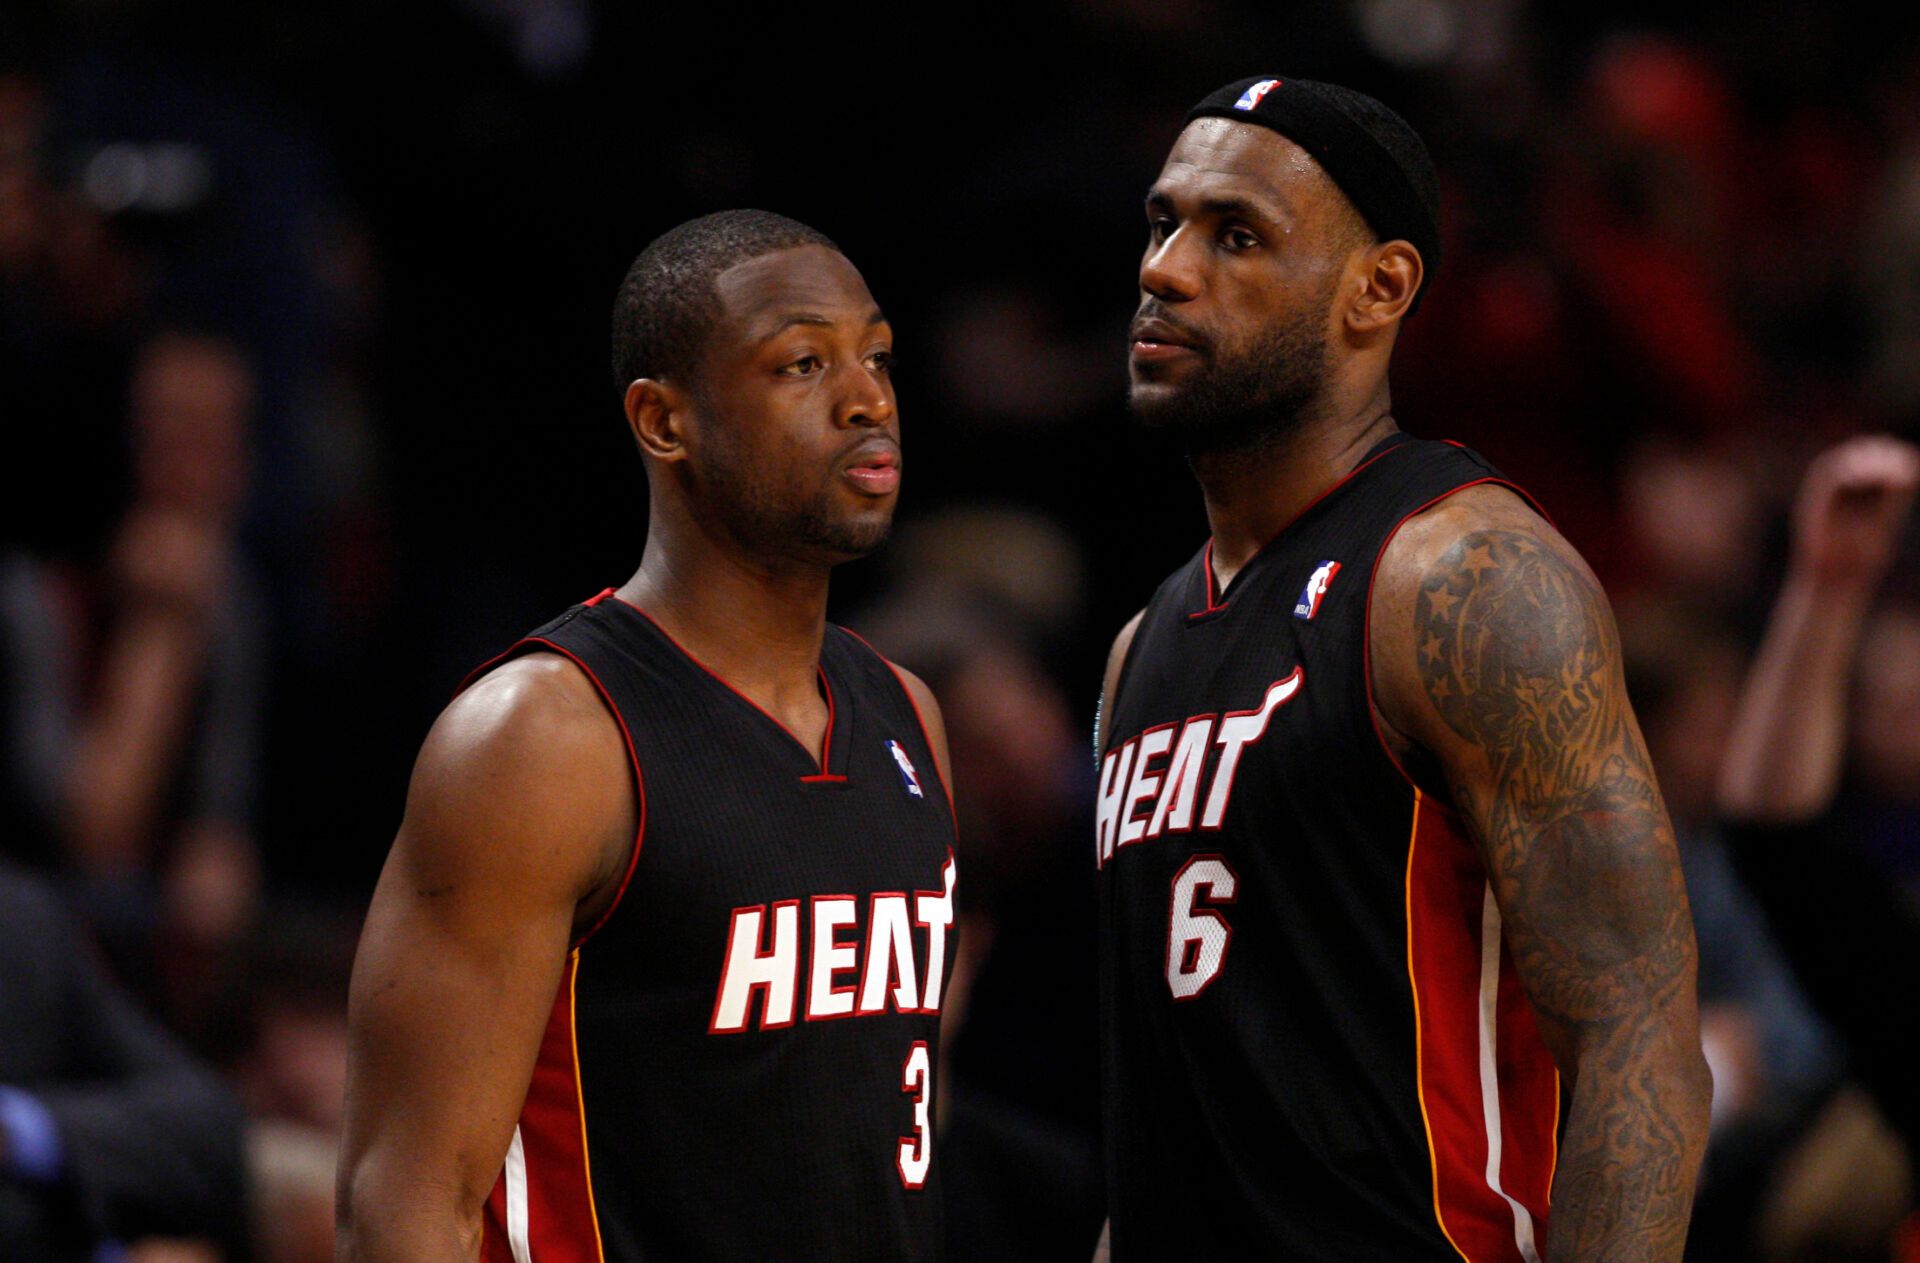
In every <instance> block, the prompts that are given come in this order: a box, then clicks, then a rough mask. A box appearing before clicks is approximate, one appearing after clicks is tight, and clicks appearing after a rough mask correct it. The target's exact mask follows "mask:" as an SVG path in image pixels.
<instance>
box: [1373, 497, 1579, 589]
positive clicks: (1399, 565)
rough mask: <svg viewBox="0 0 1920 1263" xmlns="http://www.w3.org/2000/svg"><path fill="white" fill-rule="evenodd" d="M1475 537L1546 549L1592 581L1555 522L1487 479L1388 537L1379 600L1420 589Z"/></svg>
mask: <svg viewBox="0 0 1920 1263" xmlns="http://www.w3.org/2000/svg"><path fill="white" fill-rule="evenodd" d="M1476 535H1484V536H1488V537H1494V536H1497V537H1500V538H1501V539H1503V540H1505V541H1508V542H1510V543H1513V544H1515V545H1517V546H1521V547H1531V548H1535V549H1546V550H1548V551H1550V552H1552V553H1553V554H1555V555H1556V556H1558V557H1559V558H1561V559H1562V560H1563V561H1564V562H1565V563H1567V564H1568V565H1570V566H1572V567H1574V568H1575V569H1576V570H1577V571H1579V573H1581V574H1583V575H1585V576H1586V577H1587V578H1588V579H1589V580H1591V579H1592V578H1593V572H1592V571H1591V570H1589V569H1588V568H1587V563H1586V562H1585V561H1584V560H1583V559H1582V558H1581V556H1580V554H1579V553H1578V552H1577V551H1576V550H1575V549H1574V547H1573V545H1572V544H1569V543H1568V542H1567V540H1566V537H1565V536H1563V535H1561V534H1560V532H1559V530H1558V529H1557V528H1555V526H1554V525H1553V523H1552V522H1549V521H1548V520H1547V519H1546V518H1545V517H1543V516H1541V514H1540V513H1539V512H1537V511H1536V510H1535V509H1534V508H1533V507H1532V506H1531V505H1529V504H1528V503H1527V502H1526V501H1525V500H1523V499H1521V498H1520V496H1518V495H1517V494H1515V493H1514V492H1513V491H1512V490H1511V489H1509V488H1507V487H1503V486H1500V485H1498V484H1495V483H1483V484H1481V485H1479V486H1476V487H1468V488H1466V489H1465V490H1463V491H1458V492H1455V493H1454V494H1453V495H1450V496H1448V497H1447V498H1446V499H1444V500H1442V501H1441V502H1440V503H1438V504H1436V505H1434V506H1433V507H1432V508H1430V509H1428V510H1427V511H1426V512H1424V513H1421V514H1419V515H1418V516H1416V517H1413V518H1411V519H1409V520H1408V521H1407V523H1406V524H1405V525H1404V526H1402V527H1401V528H1400V530H1399V531H1398V532H1397V533H1396V534H1395V535H1394V537H1393V538H1392V539H1391V540H1389V541H1388V543H1387V548H1386V551H1385V552H1384V553H1382V554H1381V557H1380V566H1379V571H1378V573H1377V575H1376V576H1375V579H1374V592H1375V597H1376V600H1377V599H1378V598H1379V597H1381V596H1383V595H1389V594H1391V593H1392V592H1394V591H1396V590H1404V589H1406V588H1408V587H1412V588H1417V587H1418V586H1419V584H1420V582H1421V581H1422V579H1423V578H1424V577H1425V576H1426V575H1427V574H1428V573H1429V572H1431V571H1432V569H1433V568H1434V566H1435V565H1437V564H1439V563H1441V562H1443V561H1445V560H1446V559H1447V557H1448V555H1449V554H1450V553H1452V552H1453V551H1454V550H1455V549H1457V548H1459V547H1460V546H1461V545H1462V544H1463V543H1465V542H1466V541H1467V540H1468V539H1469V538H1470V537H1473V536H1476Z"/></svg>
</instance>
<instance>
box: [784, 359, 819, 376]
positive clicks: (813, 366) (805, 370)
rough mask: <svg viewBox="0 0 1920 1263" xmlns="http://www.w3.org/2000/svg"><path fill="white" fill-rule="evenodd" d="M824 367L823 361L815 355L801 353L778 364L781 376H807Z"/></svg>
mask: <svg viewBox="0 0 1920 1263" xmlns="http://www.w3.org/2000/svg"><path fill="white" fill-rule="evenodd" d="M824 367H825V363H824V361H822V360H821V358H820V357H819V356H817V355H803V356H801V357H800V358H798V359H796V360H790V361H788V362H787V363H785V364H782V365H781V366H780V374H781V376H783V377H809V376H811V375H813V374H814V373H817V372H819V371H820V370H821V369H822V368H824Z"/></svg>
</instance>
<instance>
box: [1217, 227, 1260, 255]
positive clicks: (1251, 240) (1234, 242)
mask: <svg viewBox="0 0 1920 1263" xmlns="http://www.w3.org/2000/svg"><path fill="white" fill-rule="evenodd" d="M1220 243H1221V244H1222V245H1224V246H1226V247H1227V249H1229V250H1236V251H1238V250H1251V249H1253V248H1254V247H1255V246H1258V245H1259V244H1260V238H1258V237H1256V236H1254V235H1253V234H1252V233H1250V232H1248V231H1247V230H1246V229H1245V228H1239V227H1232V228H1228V229H1227V230H1226V231H1224V232H1222V233H1221V234H1220Z"/></svg>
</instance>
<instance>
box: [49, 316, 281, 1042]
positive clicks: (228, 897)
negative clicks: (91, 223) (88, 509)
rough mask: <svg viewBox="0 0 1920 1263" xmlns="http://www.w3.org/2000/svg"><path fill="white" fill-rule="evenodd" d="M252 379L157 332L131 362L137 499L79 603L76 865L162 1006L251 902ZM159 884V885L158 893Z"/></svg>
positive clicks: (196, 339) (179, 338)
mask: <svg viewBox="0 0 1920 1263" xmlns="http://www.w3.org/2000/svg"><path fill="white" fill-rule="evenodd" d="M252 389H253V385H252V375H251V372H250V371H249V369H248V367H247V364H246V361H245V359H244V358H243V357H242V356H241V355H240V353H239V352H238V351H237V350H236V349H235V348H234V347H233V346H232V345H231V344H230V343H228V342H225V341H223V340H221V339H218V338H213V337H209V336H205V335H198V334H187V333H165V334H161V335H160V336H158V337H156V338H154V339H153V340H152V341H150V342H149V343H148V344H147V345H146V346H145V347H144V348H143V350H142V351H141V353H140V356H139V358H138V360H137V361H136V364H135V371H134V378H133V392H132V407H131V429H132V436H133V444H134V475H135V476H134V499H133V503H132V505H131V506H130V507H129V508H128V510H127V512H126V513H125V515H124V516H123V518H122V520H121V525H120V528H119V530H118V533H117V535H116V538H115V540H114V543H113V547H112V552H111V554H110V557H109V561H108V569H107V572H106V573H105V574H104V575H102V576H101V577H100V581H99V582H98V584H97V585H95V586H94V587H93V589H92V590H91V591H90V592H89V593H88V596H89V597H90V598H91V599H90V600H89V602H88V604H87V607H86V611H85V613H86V617H87V624H88V625H89V626H91V627H92V628H95V629H97V631H95V632H94V633H93V635H91V636H87V637H86V638H85V639H86V640H87V641H93V640H95V638H96V637H97V645H98V648H97V651H96V652H95V654H94V655H93V657H94V663H93V669H92V671H91V675H92V677H93V679H92V683H91V687H90V688H89V689H88V692H87V694H86V696H85V698H84V700H83V701H82V702H81V703H80V705H79V706H78V708H77V710H78V716H77V721H76V728H77V733H76V742H75V749H74V754H73V757H72V762H71V765H70V768H69V779H68V785H67V789H68V801H69V804H70V817H69V818H70V821H71V829H70V852H69V855H70V862H71V863H72V864H73V866H74V867H75V868H76V869H77V870H78V872H79V873H80V874H81V875H83V877H84V878H85V879H86V881H87V884H88V890H89V892H90V894H89V898H90V903H91V904H92V912H93V914H94V916H95V917H96V918H97V919H98V920H99V921H100V922H101V924H102V926H103V929H104V931H105V932H106V933H107V935H108V937H109V941H110V945H111V946H112V947H113V948H115V949H116V950H117V955H118V957H119V958H120V959H121V960H122V961H123V962H126V961H133V962H140V963H141V964H143V965H144V964H147V963H148V962H150V961H151V960H152V958H151V957H150V956H149V954H148V953H149V952H150V951H151V949H152V946H153V944H154V937H153V936H154V935H155V934H156V933H160V934H163V935H164V938H165V941H166V942H167V943H168V944H170V945H171V946H173V947H175V948H177V949H178V950H179V952H180V953H182V955H181V956H179V957H178V958H173V959H163V960H160V961H159V962H157V963H158V964H159V965H160V966H161V967H162V968H163V970H164V971H165V976H163V977H161V978H159V979H158V980H157V982H158V985H160V986H161V987H162V989H163V990H164V991H165V992H166V993H167V994H168V997H169V1003H170V1005H173V1006H177V1007H178V1008H180V1009H193V1008H197V1007H199V1006H201V1005H203V1004H204V1002H205V999H206V996H205V995H204V994H203V991H202V988H201V976H202V974H203V972H204V970H203V967H204V964H205V960H204V959H203V958H204V956H205V954H206V953H207V952H208V951H212V950H217V949H219V948H221V947H222V946H224V945H226V944H229V943H231V942H232V941H233V940H234V939H235V937H236V936H237V935H238V934H240V933H241V932H242V931H243V930H245V929H246V927H247V926H248V925H249V924H250V922H251V920H252V918H253V916H254V910H255V903H256V901H257V898H258V888H259V876H258V873H259V860H258V855H257V853H256V851H255V847H254V841H253V813H254V807H255V803H254V786H255V781H256V777H257V769H256V766H255V759H256V756H257V751H258V749H259V746H260V737H261V733H260V720H261V712H262V706H263V687H264V682H263V679H262V658H263V654H264V646H263V644H262V639H261V638H262V623H263V620H262V618H261V615H260V611H259V608H258V598H257V595H256V591H255V585H254V583H253V580H252V579H251V576H250V573H249V571H248V568H247V566H246V563H245V561H244V560H243V555H242V552H241V549H240V545H239V538H238V519H239V510H240V507H241V505H242V503H243V501H244V496H245V492H246V488H247V482H248V447H247V433H248V422H249V413H250V408H251V405H252ZM156 881H157V882H158V888H157V889H156V888H155V886H154V883H155V882H156Z"/></svg>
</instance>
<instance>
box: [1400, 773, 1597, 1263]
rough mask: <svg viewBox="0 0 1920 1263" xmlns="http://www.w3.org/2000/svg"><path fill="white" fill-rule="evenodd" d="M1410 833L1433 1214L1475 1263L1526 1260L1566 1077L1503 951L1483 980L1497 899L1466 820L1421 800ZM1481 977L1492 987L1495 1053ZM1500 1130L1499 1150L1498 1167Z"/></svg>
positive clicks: (1413, 948)
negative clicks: (1490, 905)
mask: <svg viewBox="0 0 1920 1263" xmlns="http://www.w3.org/2000/svg"><path fill="white" fill-rule="evenodd" d="M1411 833H1412V836H1411V839H1410V844H1409V850H1408V855H1407V892H1406V897H1407V970H1408V975H1409V981H1410V983H1411V986H1412V991H1413V1003H1414V1016H1415V1028H1416V1038H1417V1040H1418V1053H1417V1063H1416V1064H1417V1066H1418V1079H1419V1094H1420V1112H1421V1116H1422V1118H1423V1119H1424V1120H1425V1122H1426V1128H1427V1146H1428V1150H1429V1153H1430V1156H1431V1159H1432V1171H1433V1205H1434V1217H1435V1219H1436V1220H1437V1221H1438V1223H1439V1225H1440V1230H1441V1231H1442V1232H1443V1233H1444V1234H1446V1237H1447V1240H1448V1241H1449V1242H1451V1243H1452V1245H1453V1247H1454V1249H1455V1250H1457V1251H1458V1252H1459V1253H1460V1256H1461V1257H1462V1258H1463V1259H1466V1260H1468V1261H1469V1263H1524V1261H1525V1259H1526V1255H1525V1254H1523V1252H1522V1246H1521V1243H1522V1242H1523V1241H1524V1242H1526V1243H1528V1244H1529V1245H1530V1246H1532V1248H1533V1249H1534V1250H1535V1251H1536V1252H1537V1250H1538V1247H1539V1242H1541V1241H1543V1240H1544V1239H1545V1237H1546V1228H1547V1191H1548V1188H1549V1186H1550V1185H1551V1182H1552V1178H1553V1174H1552V1173H1553V1159H1554V1126H1555V1122H1556V1117H1557V1114H1558V1110H1559V1090H1560V1089H1559V1077H1558V1074H1557V1072H1556V1071H1555V1069H1554V1066H1553V1062H1552V1060H1551V1058H1550V1057H1549V1056H1548V1055H1547V1051H1546V1047H1545V1045H1544V1044H1543V1043H1541V1040H1540V1035H1539V1032H1538V1031H1537V1029H1536V1028H1535V1026H1534V1023H1533V1014H1532V1011H1531V1010H1530V1009H1529V1008H1528V1007H1527V1001H1526V997H1525V996H1524V995H1522V994H1521V992H1520V988H1519V982H1518V979H1517V978H1516V977H1515V975H1514V971H1513V962H1512V961H1511V960H1510V959H1509V958H1508V956H1507V952H1506V949H1505V947H1504V946H1498V947H1497V948H1496V949H1495V950H1497V952H1498V957H1497V962H1498V963H1497V967H1496V968H1495V970H1494V972H1493V973H1492V974H1491V975H1490V976H1488V977H1486V978H1484V979H1483V964H1484V963H1485V957H1484V956H1483V954H1482V953H1483V949H1484V948H1485V946H1486V944H1485V942H1484V941H1483V938H1482V934H1483V930H1484V928H1485V924H1486V922H1485V914H1486V908H1487V898H1488V896H1487V876H1486V871H1485V869H1484V868H1483V867H1482V865H1481V863H1480V856H1479V853H1478V851H1476V850H1475V848H1474V846H1473V844H1472V843H1471V842H1470V841H1469V840H1468V838H1467V837H1466V835H1465V833H1464V831H1463V830H1462V829H1461V827H1460V825H1459V822H1458V820H1457V818H1455V817H1453V816H1451V815H1450V814H1448V813H1447V812H1446V811H1445V810H1444V809H1442V808H1440V807H1438V806H1437V805H1435V804H1432V803H1429V802H1427V801H1426V798H1425V796H1424V795H1422V794H1419V793H1417V792H1416V794H1415V796H1414V818H1413V827H1412V831H1411ZM1483 981H1484V982H1486V983H1487V984H1488V985H1489V986H1490V988H1491V990H1492V996H1491V999H1492V1002H1493V1014H1494V1017H1493V1022H1492V1037H1493V1046H1492V1048H1491V1049H1490V1050H1483V1048H1482V1038H1483V1032H1482V1026H1481V1005H1482V1000H1483V994H1482V985H1483ZM1483 1054H1484V1056H1486V1057H1489V1058H1490V1062H1484V1061H1483ZM1490 1110H1492V1111H1496V1114H1495V1115H1494V1117H1493V1118H1492V1119H1491V1120H1490V1117H1489V1111H1490ZM1490 1121H1492V1122H1494V1123H1496V1124H1497V1128H1498V1130H1497V1133H1495V1132H1494V1131H1493V1130H1491V1129H1490V1128H1489V1122H1490ZM1495 1134H1497V1135H1498V1138H1499V1145H1500V1153H1499V1155H1498V1159H1497V1161H1495V1162H1491V1163H1490V1161H1489V1156H1490V1154H1491V1153H1492V1151H1493V1145H1492V1143H1491V1141H1492V1137H1493V1136H1494V1135H1495ZM1496 1184H1497V1185H1498V1187H1496ZM1502 1193H1504V1194H1505V1196H1502ZM1508 1198H1511V1199H1512V1202H1509V1201H1508ZM1514 1203H1518V1206H1517V1207H1516V1206H1515V1205H1514Z"/></svg>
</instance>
